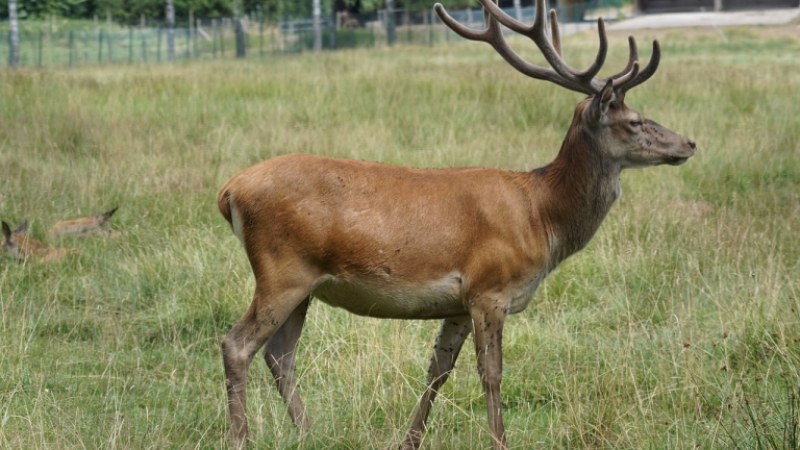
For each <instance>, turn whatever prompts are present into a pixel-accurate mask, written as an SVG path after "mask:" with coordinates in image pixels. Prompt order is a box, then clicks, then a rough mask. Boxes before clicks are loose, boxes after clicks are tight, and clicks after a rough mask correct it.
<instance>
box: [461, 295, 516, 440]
mask: <svg viewBox="0 0 800 450" xmlns="http://www.w3.org/2000/svg"><path fill="white" fill-rule="evenodd" d="M487 303H488V302H487ZM470 314H471V315H472V327H473V330H474V332H475V336H474V338H473V340H474V341H475V353H476V355H477V358H478V373H479V374H480V377H481V384H483V392H484V395H485V397H486V408H487V412H488V415H489V430H490V431H491V433H492V447H493V448H494V449H495V450H506V449H508V443H507V441H506V432H505V428H504V426H503V412H502V410H501V404H500V381H501V378H502V375H503V352H502V337H503V324H504V322H505V317H506V310H505V308H504V307H502V306H500V305H498V304H497V303H495V302H491V305H480V306H478V305H473V307H472V308H471V309H470Z"/></svg>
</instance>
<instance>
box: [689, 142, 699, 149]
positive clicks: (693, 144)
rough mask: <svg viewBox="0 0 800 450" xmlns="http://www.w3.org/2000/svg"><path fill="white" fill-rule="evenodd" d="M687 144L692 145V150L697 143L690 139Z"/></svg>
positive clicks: (695, 147)
mask: <svg viewBox="0 0 800 450" xmlns="http://www.w3.org/2000/svg"><path fill="white" fill-rule="evenodd" d="M688 144H689V147H692V150H697V145H696V144H695V143H694V141H692V140H690V141H689V142H688Z"/></svg>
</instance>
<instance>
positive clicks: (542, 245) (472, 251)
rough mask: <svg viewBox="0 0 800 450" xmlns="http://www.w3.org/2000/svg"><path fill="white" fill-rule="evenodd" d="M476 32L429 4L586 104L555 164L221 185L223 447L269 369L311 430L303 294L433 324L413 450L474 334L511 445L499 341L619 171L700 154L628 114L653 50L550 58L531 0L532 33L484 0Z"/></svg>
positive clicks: (314, 168) (596, 221)
mask: <svg viewBox="0 0 800 450" xmlns="http://www.w3.org/2000/svg"><path fill="white" fill-rule="evenodd" d="M481 3H482V4H483V7H484V9H485V20H486V28H485V29H484V30H481V31H476V30H472V29H469V28H467V27H465V26H463V25H462V24H460V23H458V22H456V21H455V20H454V19H453V18H452V17H451V16H449V15H448V14H447V12H446V11H445V9H444V8H443V7H442V6H441V5H439V4H437V5H436V6H435V9H436V12H437V13H438V14H439V16H440V17H441V18H442V20H443V21H444V22H445V23H446V24H447V25H448V26H449V27H450V28H452V29H453V30H454V31H455V32H456V33H458V34H459V35H461V36H463V37H464V38H467V39H470V40H475V41H484V42H487V43H489V44H490V45H491V46H492V47H494V49H495V50H496V51H497V52H498V53H499V54H500V55H501V56H502V57H503V58H504V59H505V60H506V61H508V62H509V63H510V64H511V65H512V66H513V67H514V68H515V69H517V70H518V71H520V72H522V73H523V74H525V75H528V76H530V77H533V78H538V79H544V80H548V81H551V82H553V83H555V84H557V85H559V86H562V87H565V88H567V89H570V90H573V91H577V92H580V93H583V94H586V95H587V96H588V97H587V98H586V99H584V100H582V101H581V102H580V103H578V105H577V107H576V108H575V113H574V115H573V119H572V125H571V126H570V128H569V130H568V131H567V136H566V138H565V139H564V142H563V144H562V145H561V150H560V151H559V153H558V156H557V157H556V158H555V160H554V161H553V162H551V163H550V164H548V165H546V166H544V167H541V168H538V169H535V170H533V171H530V172H512V171H504V170H496V169H482V168H468V169H439V170H424V169H412V168H403V167H395V166H390V165H385V164H377V163H370V162H359V161H347V160H340V159H332V158H326V157H321V156H311V155H289V156H281V157H277V158H274V159H271V160H268V161H265V162H263V163H261V164H258V165H255V166H253V167H250V168H249V169H245V170H244V171H242V172H240V173H239V174H237V175H235V176H234V177H233V178H232V179H231V180H230V181H228V182H227V184H225V185H224V186H223V187H222V189H221V190H220V191H219V194H218V198H217V201H218V205H219V209H220V211H221V212H222V215H223V216H224V217H225V219H226V220H227V221H228V222H229V223H230V224H231V226H232V228H233V232H234V233H235V234H236V236H237V237H238V238H239V239H240V240H241V242H242V244H243V246H244V249H245V251H246V252H247V256H248V258H249V260H250V265H251V266H252V269H253V273H254V275H255V281H256V288H255V294H254V296H253V301H252V303H251V304H250V307H249V308H248V309H247V311H246V312H245V314H244V316H243V317H242V318H241V320H240V321H239V322H238V323H237V324H236V325H235V326H234V327H233V329H232V330H231V331H230V332H229V333H228V334H227V335H226V336H225V338H224V339H223V342H222V353H223V362H224V367H225V376H226V379H225V383H226V387H227V393H228V407H229V412H230V420H231V429H230V433H231V438H232V440H233V442H234V443H235V444H236V445H239V446H241V445H244V443H245V442H246V438H247V431H248V430H247V419H246V416H245V404H246V394H245V379H246V376H247V371H248V367H249V365H250V362H251V361H252V359H253V357H254V355H255V354H256V353H257V352H258V350H259V349H260V348H261V347H265V350H264V357H265V359H266V362H267V365H268V366H269V369H270V371H271V372H272V375H273V376H274V378H275V380H276V382H277V387H278V390H279V391H280V394H281V396H282V397H283V399H284V401H285V403H286V405H287V407H288V411H289V415H290V417H291V419H292V421H293V422H294V424H295V425H296V426H298V427H299V428H301V429H303V430H305V429H307V428H308V418H307V416H306V413H305V409H304V407H303V403H302V402H301V400H300V397H299V395H298V392H297V387H296V378H295V373H294V365H295V352H296V346H297V341H298V338H299V337H300V333H301V330H302V327H303V323H304V320H305V316H306V311H307V309H308V305H309V302H310V301H311V298H312V297H314V298H317V299H319V300H320V301H322V302H324V303H327V304H329V305H331V306H337V307H341V308H344V309H346V310H347V311H350V312H352V313H354V314H360V315H364V316H370V317H378V318H387V319H438V320H440V321H441V331H440V332H439V336H438V338H437V339H436V343H435V345H434V349H433V357H432V358H431V361H430V367H429V369H428V375H427V379H428V384H427V388H426V389H425V391H424V392H423V394H422V397H421V399H420V400H419V404H418V406H417V408H416V412H415V413H414V416H413V418H412V420H411V425H410V427H409V429H408V431H407V433H406V435H405V439H404V441H403V442H402V444H401V448H404V449H414V448H418V447H419V445H420V442H421V438H422V434H423V432H424V430H425V422H426V419H427V417H428V413H429V412H430V408H431V405H432V403H433V401H434V398H435V397H436V394H437V392H438V391H439V389H440V387H441V386H442V384H443V383H444V382H445V381H446V380H447V378H448V375H449V374H450V372H451V370H452V368H453V365H454V363H455V361H456V358H457V356H458V354H459V351H460V349H461V347H462V344H463V343H464V341H465V339H466V338H467V336H468V335H469V334H470V333H472V334H473V340H474V343H475V348H476V353H477V360H478V371H479V373H480V379H481V383H482V385H483V389H484V393H485V397H486V403H487V408H488V416H489V428H490V431H491V435H492V439H493V446H494V448H495V449H504V448H507V443H506V442H507V440H506V433H505V430H504V427H503V420H502V415H501V401H500V378H501V376H502V353H501V340H502V334H503V326H504V324H505V321H506V318H507V317H508V315H509V314H514V313H518V312H520V311H522V310H524V309H525V307H526V306H527V305H528V303H529V302H530V300H531V297H532V296H533V293H534V292H535V291H536V288H537V286H539V283H541V281H542V280H543V279H544V278H545V276H546V275H547V274H548V273H549V272H551V271H552V270H553V269H554V268H555V267H556V266H557V265H558V264H559V263H560V262H561V261H563V260H564V259H565V258H567V257H568V256H570V255H572V254H573V253H575V252H577V251H578V250H580V249H581V248H583V247H584V246H585V245H586V244H587V242H588V241H589V239H590V238H591V237H592V235H593V234H594V233H595V231H596V230H597V228H598V227H599V226H600V223H601V222H602V221H603V218H604V217H605V216H606V214H607V213H608V211H609V209H610V208H611V205H612V204H613V203H614V201H615V200H616V199H617V197H618V196H619V194H620V173H621V171H622V169H625V168H628V167H644V166H654V165H659V164H670V165H678V164H681V163H683V162H685V161H686V160H687V159H688V158H689V157H691V156H692V155H693V154H694V153H695V144H694V142H692V141H690V140H689V139H687V138H685V137H682V136H680V135H678V134H676V133H675V132H673V131H670V130H668V129H666V128H664V127H662V126H661V125H659V124H657V123H655V122H653V121H651V120H648V119H646V118H644V117H643V116H642V115H641V114H640V113H638V112H636V111H633V110H631V109H628V107H627V106H626V105H625V103H624V101H623V100H624V96H625V94H626V92H627V91H628V90H630V89H631V88H633V87H634V86H637V85H639V84H641V83H643V82H644V81H646V80H647V79H648V78H650V77H651V76H652V75H653V73H654V72H655V71H656V68H657V67H658V63H659V60H660V50H659V45H658V42H653V52H652V56H651V58H650V61H649V63H648V64H647V65H646V66H645V67H644V68H641V69H640V66H639V61H638V53H637V49H636V43H635V41H634V39H633V38H630V39H629V45H630V54H629V60H628V64H627V67H626V68H625V69H624V70H623V71H621V72H619V73H618V74H616V75H612V76H610V77H608V78H605V79H600V78H597V73H598V72H599V70H600V68H601V67H602V65H603V63H604V60H605V56H606V50H607V39H606V34H605V28H604V23H603V20H602V19H600V20H599V21H598V28H599V40H600V45H599V51H598V52H597V56H596V58H595V60H594V62H593V63H592V64H591V65H590V66H589V68H588V69H586V70H584V71H577V70H575V69H573V68H571V67H570V66H568V65H567V64H566V63H565V62H564V60H563V59H562V56H561V44H560V37H559V31H558V21H557V17H556V15H555V13H554V12H551V14H550V22H551V24H550V28H551V33H552V37H550V38H548V36H547V34H546V28H547V24H546V20H545V5H544V1H543V0H537V1H536V19H535V21H534V23H533V25H532V26H528V25H525V24H523V23H520V22H518V21H516V20H514V19H513V18H511V17H509V16H508V15H507V14H505V13H504V12H503V11H502V10H500V9H499V8H498V7H497V5H496V4H494V3H492V2H491V0H481ZM500 24H502V25H504V26H506V27H508V28H510V29H511V30H513V31H516V32H518V33H520V34H523V35H525V36H527V37H529V38H531V39H532V40H533V42H534V43H535V44H536V45H537V46H538V47H539V49H540V50H541V52H542V53H543V54H544V57H545V58H546V60H547V61H548V63H549V64H550V66H551V67H550V68H544V67H539V66H535V65H533V64H530V63H529V62H527V61H525V60H523V59H522V58H521V57H520V56H519V55H517V54H516V53H515V52H514V51H512V50H511V49H510V48H509V46H508V44H507V43H506V41H505V39H504V38H503V34H502V32H501V28H500Z"/></svg>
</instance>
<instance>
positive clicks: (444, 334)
mask: <svg viewBox="0 0 800 450" xmlns="http://www.w3.org/2000/svg"><path fill="white" fill-rule="evenodd" d="M471 329H472V321H471V319H470V317H469V316H463V317H454V318H449V319H445V320H444V321H442V328H441V330H440V331H439V336H438V337H437V338H436V344H434V346H433V356H432V357H431V364H430V366H429V368H428V386H427V387H426V388H425V392H424V393H423V394H422V398H420V400H419V404H418V405H417V411H416V413H415V414H414V419H413V420H412V421H411V426H410V427H409V428H408V432H407V433H406V437H405V439H404V440H403V443H402V444H401V445H400V448H401V449H402V450H413V449H417V448H419V444H420V440H421V439H422V433H423V432H424V429H425V421H426V420H427V419H428V414H429V413H430V411H431V406H433V400H434V399H435V398H436V394H438V392H439V388H441V387H442V385H443V384H444V383H445V381H447V377H449V376H450V372H451V371H452V370H453V366H454V365H455V363H456V359H457V358H458V353H459V352H460V351H461V346H462V345H463V344H464V341H465V340H466V339H467V336H469V333H470V330H471Z"/></svg>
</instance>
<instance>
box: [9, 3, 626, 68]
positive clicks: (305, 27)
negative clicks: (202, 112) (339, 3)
mask: <svg viewBox="0 0 800 450" xmlns="http://www.w3.org/2000/svg"><path fill="white" fill-rule="evenodd" d="M620 6H621V0H593V1H590V2H588V3H583V4H578V6H576V5H575V4H572V5H569V9H567V8H566V7H559V8H558V9H559V17H560V18H561V21H562V22H566V23H576V24H580V23H582V22H585V21H586V20H588V19H590V18H592V15H593V14H595V13H597V12H598V11H602V12H603V13H604V14H606V15H607V16H608V14H609V13H610V15H611V19H613V18H614V17H615V15H616V14H618V12H619V7H620ZM506 12H507V13H509V14H511V15H512V16H514V17H516V18H518V20H522V21H525V22H532V21H533V15H534V8H533V7H532V6H528V7H525V8H520V9H519V10H514V9H509V10H507V11H506ZM450 14H451V15H452V16H453V17H454V18H455V19H456V20H458V21H460V22H462V23H464V24H467V25H470V26H472V27H475V28H480V27H482V26H483V25H482V24H483V12H482V10H481V9H464V10H458V11H450ZM21 24H22V25H24V24H23V23H21ZM567 26H569V25H567ZM66 28H68V27H67V26H63V25H62V26H53V24H52V22H51V23H49V24H48V23H44V22H41V23H39V24H38V26H27V27H26V26H22V27H21V29H20V30H19V43H20V44H19V66H23V67H58V66H61V67H72V66H80V65H90V64H141V63H159V62H165V61H180V60H197V59H217V58H233V57H257V56H269V55H277V54H287V53H300V52H308V51H314V50H316V49H321V50H335V49H346V48H368V47H381V46H390V45H397V44H399V45H403V44H416V45H435V44H437V43H440V42H447V41H451V40H453V41H455V40H458V39H459V38H458V37H457V36H456V35H455V34H454V33H453V32H452V31H450V30H449V29H448V28H447V27H446V26H445V25H444V24H443V23H442V22H441V21H440V20H439V18H438V16H436V14H435V13H433V11H422V12H411V11H396V12H394V13H388V12H386V11H379V12H377V13H374V14H366V15H358V16H356V15H350V14H347V13H340V14H337V15H335V16H332V17H323V18H322V19H321V20H320V24H319V29H320V32H319V34H318V33H317V32H316V31H315V30H316V28H315V26H314V21H313V20H312V19H304V20H280V21H276V20H269V18H266V17H251V18H248V17H245V18H243V19H239V20H233V19H205V20H200V19H198V20H194V21H193V23H191V25H190V26H186V27H181V28H168V27H166V26H163V25H155V26H153V25H151V26H136V27H128V28H123V27H120V26H117V25H112V24H109V23H105V24H103V23H99V24H95V25H94V26H90V27H88V29H87V27H85V26H84V29H66ZM8 29H9V27H8V23H7V22H5V23H2V24H0V30H4V31H6V34H7V33H8V31H7V30H8ZM6 42H7V43H10V39H9V40H6ZM10 51H11V50H10V44H9V45H7V46H0V58H1V59H0V61H9V54H10Z"/></svg>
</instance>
